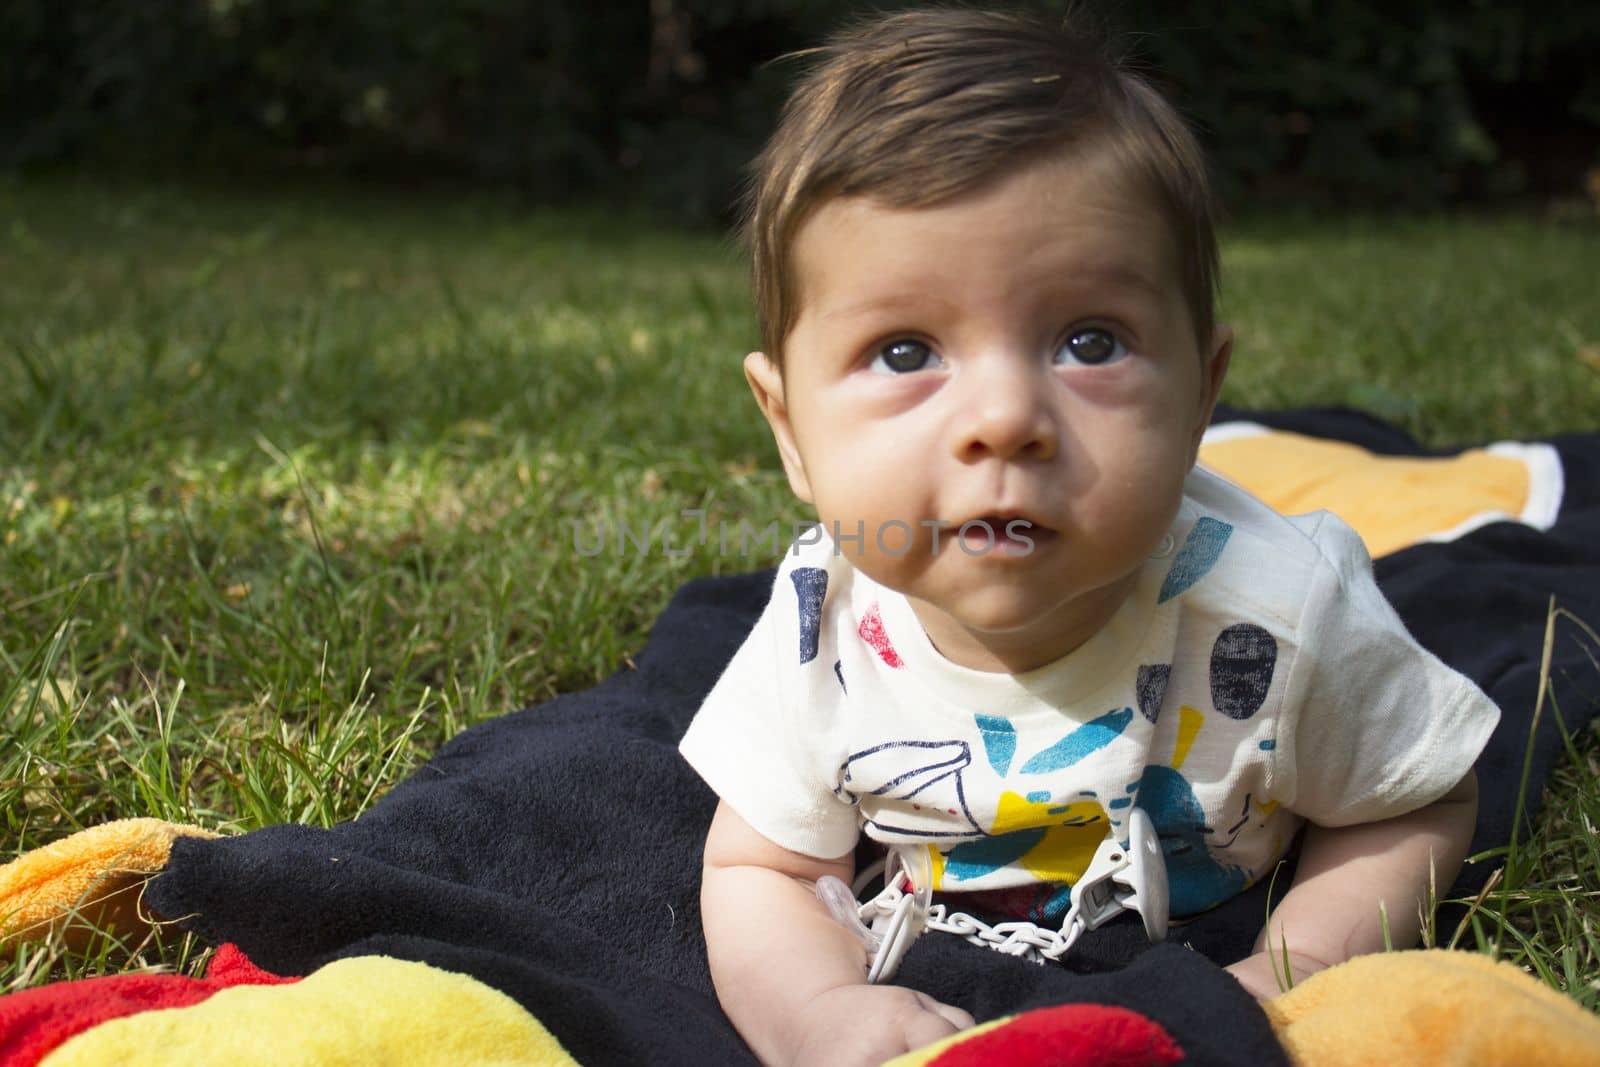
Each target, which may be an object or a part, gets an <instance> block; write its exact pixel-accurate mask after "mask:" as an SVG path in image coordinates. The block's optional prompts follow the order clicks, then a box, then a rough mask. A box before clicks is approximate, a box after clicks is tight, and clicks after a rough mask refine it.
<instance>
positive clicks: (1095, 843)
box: [795, 517, 1278, 921]
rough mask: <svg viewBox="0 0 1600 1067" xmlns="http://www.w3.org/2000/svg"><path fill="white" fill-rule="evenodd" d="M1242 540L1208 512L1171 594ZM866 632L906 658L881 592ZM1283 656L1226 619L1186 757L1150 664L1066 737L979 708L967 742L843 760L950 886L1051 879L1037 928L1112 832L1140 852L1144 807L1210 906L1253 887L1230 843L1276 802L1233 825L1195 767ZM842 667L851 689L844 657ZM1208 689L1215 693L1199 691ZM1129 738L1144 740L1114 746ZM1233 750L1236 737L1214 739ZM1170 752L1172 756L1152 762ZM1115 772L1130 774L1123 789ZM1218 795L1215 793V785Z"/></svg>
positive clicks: (1196, 894)
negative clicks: (1136, 828) (1164, 725)
mask: <svg viewBox="0 0 1600 1067" xmlns="http://www.w3.org/2000/svg"><path fill="white" fill-rule="evenodd" d="M1232 534H1233V527H1232V526H1231V525H1230V524H1229V523H1226V522H1223V521H1221V520H1218V519H1214V518H1209V517H1202V518H1200V519H1199V520H1198V521H1196V523H1195V525H1194V527H1193V528H1192V529H1191V530H1190V532H1189V535H1188V537H1187V538H1186V539H1185V541H1184V543H1183V545H1182V547H1181V548H1180V549H1179V551H1178V552H1177V553H1176V554H1175V557H1174V559H1173V561H1172V563H1171V566H1170V567H1169V569H1168V572H1167V574H1166V576H1165V579H1164V580H1163V582H1162V585H1161V588H1160V592H1159V594H1158V595H1159V597H1160V599H1161V600H1162V601H1167V600H1171V599H1173V598H1175V597H1179V596H1182V595H1183V594H1184V593H1185V592H1187V591H1188V590H1190V589H1192V588H1193V587H1194V586H1195V585H1196V584H1197V583H1199V582H1200V581H1201V580H1202V579H1204V578H1205V576H1206V575H1207V574H1208V573H1210V572H1211V571H1212V570H1214V569H1215V567H1216V564H1217V561H1218V560H1219V559H1220V558H1221V557H1222V555H1223V552H1224V550H1225V549H1226V547H1227V545H1228V543H1229V540H1230V538H1231V536H1232ZM800 573H801V572H800V571H798V570H797V571H796V573H795V584H796V589H797V592H799V593H800V600H801V608H800V611H801V623H802V626H801V633H802V636H801V645H802V649H801V655H802V657H803V659H802V662H804V661H805V660H804V657H805V656H806V655H807V651H808V650H810V655H812V656H814V655H815V654H816V652H815V645H816V641H817V638H816V636H815V626H814V625H813V627H812V631H811V633H810V636H808V631H807V629H806V624H807V620H808V618H809V617H810V616H809V614H808V613H809V612H810V611H812V610H819V609H820V604H821V597H822V595H823V594H824V593H825V591H826V576H825V575H821V572H817V573H818V575H819V576H820V581H818V580H816V579H806V580H805V581H806V582H807V583H814V584H811V585H807V587H806V589H802V579H801V578H800ZM807 590H809V598H808V594H807ZM809 604H815V605H817V609H812V608H810V607H809V606H808V605H809ZM855 629H856V634H857V636H858V637H859V638H860V639H861V641H862V642H863V644H864V645H865V646H866V647H867V648H870V649H871V651H872V653H873V655H874V656H875V657H876V658H877V660H878V661H880V662H881V663H882V664H883V665H884V666H886V667H888V668H890V669H891V670H896V671H898V670H900V669H902V668H903V667H904V665H905V664H904V661H903V660H902V659H901V657H900V656H899V654H898V653H897V652H896V651H895V649H894V647H893V645H892V643H891V642H890V639H889V634H888V632H887V630H886V629H885V627H884V624H883V618H882V615H881V613H880V609H879V605H878V603H877V602H876V601H874V602H873V603H871V604H870V605H869V606H868V608H867V609H866V611H865V612H864V613H863V615H862V617H861V619H860V622H859V623H858V624H857V626H856V627H855ZM1277 660H1278V646H1277V642H1276V640H1275V639H1274V638H1273V636H1272V635H1271V634H1270V633H1269V632H1268V631H1267V630H1265V629H1264V628H1263V627H1261V626H1258V625H1255V624H1253V623H1248V622H1239V623H1235V624H1233V625H1230V626H1227V627H1225V628H1223V629H1222V630H1221V631H1220V632H1219V633H1218V634H1217V636H1216V637H1215V639H1214V640H1213V642H1212V646H1211V649H1210V655H1209V660H1204V659H1202V660H1201V663H1204V664H1206V667H1207V669H1206V672H1205V674H1204V675H1201V676H1198V677H1193V678H1192V680H1191V681H1190V682H1188V683H1186V684H1187V685H1188V686H1189V689H1190V693H1189V694H1188V696H1189V699H1190V700H1193V701H1194V702H1195V703H1202V702H1203V698H1204V697H1205V696H1209V697H1210V702H1209V709H1208V710H1206V711H1202V710H1200V709H1199V708H1197V707H1194V706H1192V705H1191V704H1189V703H1177V701H1176V700H1175V701H1174V702H1175V703H1177V707H1176V709H1175V714H1176V716H1177V722H1176V724H1175V725H1174V726H1172V727H1170V728H1169V729H1170V730H1171V732H1170V733H1168V734H1166V735H1165V736H1167V737H1168V738H1170V743H1171V746H1172V748H1171V751H1170V752H1162V753H1159V754H1158V753H1154V752H1147V751H1146V746H1148V745H1149V744H1150V743H1151V740H1152V737H1153V735H1152V733H1151V731H1152V730H1154V728H1155V727H1156V725H1157V724H1158V723H1159V722H1161V721H1162V718H1163V706H1164V705H1165V703H1166V701H1167V699H1168V696H1169V692H1168V689H1169V685H1170V683H1171V682H1172V680H1173V665H1172V664H1171V663H1170V662H1154V663H1149V662H1146V663H1139V664H1137V666H1136V667H1135V668H1134V669H1133V677H1131V678H1129V679H1128V687H1127V689H1126V693H1127V696H1128V704H1127V705H1125V706H1122V707H1112V708H1110V709H1109V710H1107V711H1105V712H1104V713H1103V714H1101V715H1099V716H1097V717H1095V718H1093V719H1090V720H1089V721H1087V722H1079V723H1077V724H1075V725H1072V726H1071V728H1070V729H1066V730H1064V731H1062V732H1061V733H1059V734H1057V735H1055V736H1050V735H1048V734H1045V735H1043V736H1041V732H1040V730H1039V728H1038V724H1037V722H1034V723H1033V724H1032V725H1031V726H1030V727H1029V728H1028V729H1027V730H1022V729H1019V727H1018V724H1017V723H1014V722H1013V721H1012V720H1011V719H1009V718H1006V717H1005V716H1003V715H994V714H988V713H984V712H981V711H980V712H974V713H972V718H971V720H970V721H971V731H970V733H966V735H965V736H959V735H961V734H962V733H963V731H960V730H957V731H954V733H955V734H956V735H957V736H946V737H945V738H943V739H940V740H916V739H896V740H889V741H885V742H883V743H879V744H874V745H872V746H870V747H868V748H865V749H863V750H861V751H859V752H856V753H853V754H851V755H850V756H849V757H847V759H846V760H845V763H844V765H843V766H842V767H841V768H840V779H839V781H840V784H839V786H838V788H837V790H836V792H837V794H838V795H839V796H840V797H841V798H842V799H845V800H846V801H848V802H850V803H854V804H858V805H860V807H861V811H862V819H863V822H864V824H865V827H866V829H867V830H868V832H869V833H870V834H871V836H873V837H875V838H877V839H879V840H884V841H888V842H895V841H897V840H899V841H903V842H904V841H906V840H907V839H918V838H921V839H924V840H925V841H926V842H927V843H926V844H925V846H923V847H926V848H927V849H928V852H929V855H930V858H931V860H932V865H933V872H934V885H933V888H934V889H935V890H937V891H944V892H967V891H972V892H1004V891H1005V888H1006V887H1015V886H1016V884H1017V882H1016V876H1015V875H1011V876H1009V877H998V878H997V877H995V876H997V875H1002V873H1003V872H1005V871H1007V870H1011V871H1015V872H1023V871H1025V872H1026V873H1027V877H1028V878H1030V879H1033V880H1035V881H1036V882H1038V883H1044V885H1045V887H1046V888H1045V889H1043V890H1042V891H1040V892H1037V893H1033V894H1032V895H1030V896H1029V898H1028V900H1029V904H1028V912H1029V914H1030V915H1033V916H1035V917H1036V919H1037V921H1045V920H1050V921H1057V920H1059V919H1060V918H1061V917H1062V915H1063V914H1064V911H1065V908H1066V907H1067V906H1068V904H1069V900H1070V888H1071V886H1072V885H1074V884H1075V883H1076V882H1077V881H1078V879H1079V878H1081V877H1082V876H1083V873H1084V871H1085V870H1086V869H1087V868H1088V866H1089V863H1090V862H1091V861H1092V859H1093V857H1094V854H1095V851H1096V850H1097V849H1098V847H1099V845H1100V843H1101V842H1102V841H1103V840H1104V839H1105V838H1106V836H1107V835H1108V834H1110V835H1111V836H1112V837H1113V839H1115V840H1117V841H1119V842H1120V843H1121V844H1122V845H1123V846H1124V847H1127V845H1128V840H1127V834H1128V830H1127V820H1128V818H1129V815H1130V814H1131V812H1132V810H1133V808H1134V807H1135V806H1137V807H1139V808H1142V809H1143V810H1144V811H1145V812H1146V813H1147V814H1148V815H1149V816H1150V819H1151V822H1152V823H1153V825H1154V827H1155V831H1156V834H1157V837H1158V839H1159V840H1160V841H1161V847H1162V853H1163V855H1164V857H1165V859H1166V865H1167V875H1168V882H1169V893H1170V895H1171V903H1172V911H1173V913H1174V914H1176V915H1187V914H1194V913H1196V912H1199V911H1204V910H1206V909H1207V908H1210V907H1214V906H1215V905H1216V904H1218V903H1220V902H1222V901H1224V900H1226V899H1228V898H1229V897H1232V896H1234V895H1235V894H1237V893H1238V892H1239V891H1240V890H1242V889H1243V888H1245V886H1246V885H1248V884H1249V882H1250V880H1251V878H1252V877H1253V873H1252V872H1251V871H1250V870H1248V869H1247V868H1246V867H1245V866H1243V865H1241V864H1238V863H1230V862H1228V860H1227V855H1228V851H1229V846H1230V845H1231V844H1232V843H1233V841H1234V840H1235V839H1236V838H1237V837H1238V835H1239V834H1240V833H1242V832H1245V831H1246V829H1247V827H1249V826H1250V824H1252V823H1255V824H1257V826H1258V828H1264V827H1265V825H1266V820H1267V819H1268V818H1270V817H1271V816H1272V815H1273V814H1274V812H1275V811H1276V805H1259V804H1257V805H1252V803H1251V801H1250V798H1249V797H1246V798H1245V800H1244V804H1243V805H1242V810H1240V811H1238V812H1237V813H1235V812H1233V811H1231V810H1230V811H1229V812H1228V813H1227V821H1228V823H1229V825H1227V826H1224V827H1221V828H1220V829H1219V828H1218V827H1216V826H1213V825H1212V824H1211V820H1208V817H1207V812H1206V807H1205V804H1204V803H1202V801H1201V799H1200V797H1199V796H1198V795H1197V793H1196V789H1195V786H1194V783H1192V782H1191V781H1190V780H1189V779H1188V778H1187V777H1186V776H1185V774H1184V773H1183V770H1182V768H1183V766H1184V764H1185V762H1186V761H1187V760H1188V758H1189V755H1190V753H1191V751H1192V750H1193V749H1194V747H1195V745H1196V743H1197V741H1198V739H1199V737H1200V735H1201V733H1202V732H1203V731H1204V730H1205V728H1206V725H1207V722H1208V720H1210V721H1214V723H1215V724H1216V725H1215V726H1214V727H1213V728H1214V729H1222V728H1224V726H1223V724H1225V723H1228V722H1230V721H1231V722H1234V723H1239V722H1244V721H1247V720H1249V719H1250V718H1251V717H1252V716H1254V715H1255V714H1256V713H1257V712H1258V711H1260V710H1261V708H1262V707H1263V706H1264V705H1265V702H1266V699H1267V696H1268V694H1269V692H1270V690H1271V687H1272V681H1273V675H1274V673H1275V670H1276V666H1277ZM1136 662H1137V661H1136ZM834 673H835V674H836V675H837V676H838V678H839V683H840V685H841V687H842V686H843V685H844V678H843V675H842V674H841V673H840V665H839V664H837V663H836V664H835V665H834ZM1196 686H1202V687H1204V688H1201V689H1199V690H1198V691H1195V687H1196ZM1171 695H1173V696H1174V697H1177V696H1178V694H1171ZM1196 697H1201V698H1202V699H1201V700H1196V699H1195V698H1196ZM1136 709H1137V710H1136ZM1136 724H1137V725H1136ZM1130 736H1132V740H1131V741H1129V740H1125V739H1127V738H1129V737H1130ZM1119 743H1120V744H1130V743H1131V744H1134V745H1137V746H1139V747H1138V748H1137V749H1135V750H1132V751H1131V752H1130V751H1129V750H1127V749H1117V750H1116V751H1115V752H1113V749H1114V748H1115V746H1117V745H1118V744H1119ZM1219 743H1221V744H1227V743H1228V742H1226V741H1220V742H1219V741H1218V740H1213V741H1212V742H1211V744H1212V745H1213V746H1216V745H1217V744H1219ZM1268 746H1270V741H1268V742H1263V743H1262V747H1263V749H1265V748H1266V747H1268ZM1162 758H1168V759H1170V762H1168V763H1160V762H1152V761H1153V760H1160V759H1162ZM1208 767H1209V764H1208ZM1112 768H1120V769H1118V770H1113V769H1112ZM1130 768H1131V770H1130ZM1110 775H1115V777H1114V778H1112V779H1111V781H1109V782H1108V781H1107V778H1108V776H1110ZM1208 781H1209V780H1208ZM1211 788H1212V790H1213V792H1214V790H1215V783H1212V785H1211ZM1213 801H1215V798H1213ZM1228 803H1229V804H1232V803H1235V802H1234V801H1232V800H1230V801H1228ZM1216 817H1217V818H1221V817H1222V813H1220V812H1219V813H1217V816H1216Z"/></svg>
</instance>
